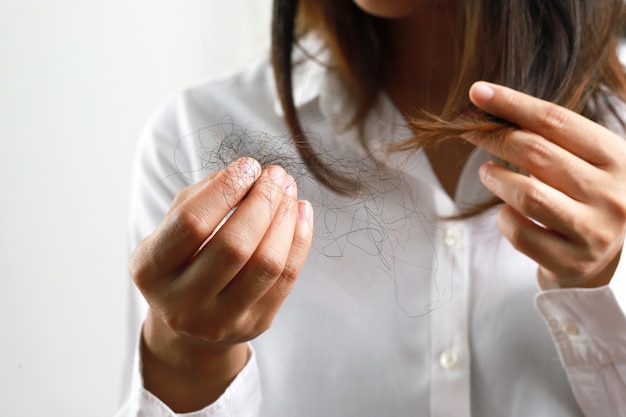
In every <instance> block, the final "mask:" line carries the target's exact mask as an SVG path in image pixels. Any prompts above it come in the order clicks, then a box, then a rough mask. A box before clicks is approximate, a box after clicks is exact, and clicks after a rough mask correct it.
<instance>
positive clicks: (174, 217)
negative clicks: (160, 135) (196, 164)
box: [131, 158, 261, 282]
mask: <svg viewBox="0 0 626 417" xmlns="http://www.w3.org/2000/svg"><path fill="white" fill-rule="evenodd" d="M260 172H261V167H260V165H259V163H258V162H257V161H255V160H254V159H252V158H241V159H239V160H237V161H235V162H233V163H231V164H230V165H229V166H228V167H227V168H226V169H224V170H222V171H219V172H218V173H217V174H216V175H213V176H211V178H210V180H209V181H208V182H207V183H205V184H203V185H202V187H200V189H198V190H196V191H195V192H194V193H192V194H191V195H190V196H188V197H186V198H185V199H184V201H182V202H180V203H178V204H174V206H173V208H172V209H171V210H170V212H169V213H168V214H167V215H166V216H165V218H164V219H163V221H162V222H161V224H160V225H159V227H158V228H157V229H156V230H155V232H154V233H152V234H151V235H150V236H148V237H147V238H146V239H144V241H142V242H141V243H140V245H139V246H138V247H137V249H135V251H134V253H133V256H132V258H131V271H132V272H131V274H132V275H133V276H134V277H135V280H136V281H138V282H144V281H146V282H147V281H150V280H152V279H154V278H155V277H158V276H167V275H169V274H172V273H174V272H176V271H177V270H179V269H180V268H181V267H182V266H184V265H185V264H186V263H188V262H189V261H190V260H191V258H192V257H193V256H194V255H195V254H196V253H197V252H198V250H199V249H200V248H201V246H202V245H203V243H204V242H205V241H206V240H207V239H208V238H209V236H210V235H211V234H212V233H213V231H214V230H215V229H216V227H218V225H219V224H220V222H221V221H222V220H223V219H224V218H225V216H226V215H228V213H229V212H230V211H231V210H232V209H233V208H234V207H235V206H236V205H237V203H238V202H239V200H241V199H242V198H243V197H244V196H245V195H246V193H247V192H248V190H249V189H250V188H251V187H252V185H253V184H254V182H255V181H256V180H257V178H258V177H259V175H260Z"/></svg>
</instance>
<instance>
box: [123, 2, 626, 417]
mask: <svg viewBox="0 0 626 417" xmlns="http://www.w3.org/2000/svg"><path fill="white" fill-rule="evenodd" d="M545 3H550V4H545ZM623 9H624V6H623V4H622V1H621V0H602V1H595V2H585V1H582V0H579V1H574V0H570V1H564V2H543V1H540V0H536V1H527V2H521V1H515V0H508V1H505V0H500V1H491V0H484V1H471V2H456V1H444V0H441V1H425V0H413V1H410V0H394V1H382V0H369V1H368V0H355V1H354V2H351V1H347V0H344V1H333V0H328V1H312V0H308V1H305V0H301V1H293V0H291V1H283V0H278V1H275V5H274V21H273V52H272V66H271V67H270V65H269V64H267V63H262V64H260V65H258V66H256V67H254V68H251V69H250V70H249V71H246V72H245V73H243V74H241V75H239V76H237V77H233V78H232V79H229V80H224V81H219V82H214V83H210V84H207V85H201V86H196V87H193V88H191V89H189V90H187V91H185V92H184V93H182V94H180V95H179V96H178V97H176V98H174V99H173V100H172V101H171V102H169V103H168V104H167V105H166V106H165V107H164V108H163V109H161V111H160V112H159V113H158V114H157V116H156V117H155V118H154V119H153V120H152V122H151V123H150V124H149V127H148V129H147V131H146V133H145V135H144V136H143V138H142V141H141V145H140V152H139V161H138V164H137V170H136V175H135V180H134V184H133V187H134V188H133V190H134V193H133V196H134V202H133V206H132V210H131V221H132V224H133V236H132V239H133V244H135V245H137V249H136V250H135V251H134V253H133V256H132V259H131V275H132V276H133V279H134V282H135V283H136V284H137V286H138V288H139V289H140V291H141V292H142V295H143V297H145V300H147V303H144V301H143V300H141V296H138V295H137V293H134V296H135V298H134V301H133V303H134V304H133V306H134V309H133V312H134V316H133V320H132V321H133V323H132V326H134V328H135V329H138V328H139V326H140V325H141V323H142V322H143V326H142V331H141V335H140V337H139V336H137V339H139V340H141V343H140V344H139V348H138V351H139V354H138V355H137V358H136V363H135V365H134V369H135V376H134V379H133V385H132V388H131V389H130V390H129V392H130V398H129V400H128V401H127V402H126V404H125V406H124V409H123V410H122V411H121V412H120V414H121V415H136V414H137V415H139V414H141V415H144V414H145V415H172V413H174V412H178V413H185V412H194V411H198V413H197V414H193V415H206V416H209V415H210V416H217V415H219V416H221V415H224V416H273V417H275V416H294V415H297V416H380V415H392V416H404V415H417V416H464V415H468V416H469V415H475V416H528V415H532V416H578V415H580V416H588V417H589V416H600V415H602V416H609V415H610V416H613V415H624V412H625V411H624V410H626V402H625V401H626V400H625V398H626V395H624V394H626V383H625V381H626V349H625V347H624V346H626V319H625V318H624V314H623V311H622V310H621V308H620V306H619V304H618V300H617V299H616V296H615V293H614V292H613V291H612V287H614V286H615V285H616V283H619V282H624V280H625V279H626V276H624V275H625V274H626V271H624V268H623V267H620V266H619V261H620V254H621V251H622V246H623V241H624V232H625V230H626V197H625V193H624V190H625V188H626V168H625V166H624V163H623V161H624V159H625V157H626V145H625V144H624V142H623V140H622V139H621V138H620V137H619V136H618V135H617V134H615V133H612V132H611V131H610V130H608V129H607V128H606V127H604V126H607V127H613V128H614V130H616V131H617V132H621V130H620V129H621V128H622V127H623V121H622V120H621V117H620V116H621V115H622V113H620V108H621V106H622V102H623V101H624V99H625V96H626V78H625V77H624V73H623V70H622V67H621V66H620V64H619V61H618V59H617V53H616V49H617V40H618V34H619V29H620V28H621V23H622V17H623V15H624V10H623ZM294 45H297V47H296V48H293V46H294ZM292 56H294V58H293V60H292ZM477 80H488V81H490V83H486V82H478V83H476V81H477ZM494 83H495V84H494ZM502 85H506V86H508V88H507V87H503V86H502ZM568 109H569V110H568ZM259 132H262V133H259ZM490 155H491V156H490ZM251 157H252V158H251ZM253 158H256V159H258V160H262V161H263V162H265V163H264V165H265V167H264V168H261V166H260V165H259V163H258V162H257V161H256V160H255V159H253ZM233 160H234V162H232V163H230V164H228V166H227V167H225V168H223V169H222V167H220V166H219V164H220V162H221V161H226V162H230V161H233ZM279 165H281V166H285V167H286V168H287V170H285V169H283V168H282V167H280V166H279ZM207 175H208V176H207ZM298 195H299V196H300V197H301V198H304V200H298V197H297V196H298ZM235 208H236V210H235ZM225 218H226V219H227V220H224V219H225ZM314 220H315V221H314ZM314 223H315V226H314V225H313V224H314ZM310 248H311V249H310ZM309 249H310V250H309ZM296 278H297V283H296ZM537 282H538V283H539V285H538V286H537ZM533 300H534V304H533ZM144 317H145V321H144ZM249 342H251V343H249ZM139 364H141V365H139ZM620 413H621V414H620Z"/></svg>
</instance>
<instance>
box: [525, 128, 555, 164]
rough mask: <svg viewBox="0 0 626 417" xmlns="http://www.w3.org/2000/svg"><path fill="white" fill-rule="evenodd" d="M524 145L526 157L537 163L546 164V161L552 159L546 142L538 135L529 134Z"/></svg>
mask: <svg viewBox="0 0 626 417" xmlns="http://www.w3.org/2000/svg"><path fill="white" fill-rule="evenodd" d="M524 147H525V149H524V150H523V152H524V154H525V156H526V158H527V159H528V160H530V161H532V162H533V163H534V164H536V165H546V162H548V161H550V159H551V156H552V155H551V153H550V149H549V147H548V146H547V145H546V142H545V141H544V140H541V139H539V138H538V137H536V135H533V134H531V135H529V137H528V140H526V141H524Z"/></svg>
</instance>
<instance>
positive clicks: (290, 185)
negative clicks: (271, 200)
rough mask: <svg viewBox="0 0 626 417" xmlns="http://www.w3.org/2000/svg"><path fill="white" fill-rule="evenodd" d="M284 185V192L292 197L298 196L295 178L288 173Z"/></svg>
mask: <svg viewBox="0 0 626 417" xmlns="http://www.w3.org/2000/svg"><path fill="white" fill-rule="evenodd" d="M285 182H286V184H287V185H286V186H285V192H286V193H287V194H288V195H290V196H291V197H293V198H296V197H297V196H298V185H297V184H296V180H294V179H293V177H292V176H291V175H289V174H287V180H286V181H285Z"/></svg>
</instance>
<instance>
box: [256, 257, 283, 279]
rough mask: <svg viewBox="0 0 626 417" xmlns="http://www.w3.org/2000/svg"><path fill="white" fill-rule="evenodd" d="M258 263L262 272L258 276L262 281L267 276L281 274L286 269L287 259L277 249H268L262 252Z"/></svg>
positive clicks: (273, 276)
mask: <svg viewBox="0 0 626 417" xmlns="http://www.w3.org/2000/svg"><path fill="white" fill-rule="evenodd" d="M258 265H259V269H260V272H261V273H260V274H259V275H258V276H259V277H260V278H261V280H262V281H265V278H266V277H271V278H275V277H277V276H279V275H280V274H281V273H282V272H283V270H284V269H285V261H284V260H283V259H282V257H281V256H280V254H279V253H277V252H276V251H266V252H265V253H264V254H262V255H261V257H260V259H259V262H258Z"/></svg>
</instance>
